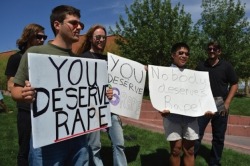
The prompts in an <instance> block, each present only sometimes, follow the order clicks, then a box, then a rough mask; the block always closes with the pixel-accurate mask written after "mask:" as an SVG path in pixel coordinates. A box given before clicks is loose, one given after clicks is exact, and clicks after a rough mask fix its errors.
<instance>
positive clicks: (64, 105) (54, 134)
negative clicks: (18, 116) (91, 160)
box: [28, 53, 111, 148]
mask: <svg viewBox="0 0 250 166" xmlns="http://www.w3.org/2000/svg"><path fill="white" fill-rule="evenodd" d="M28 65H29V80H30V82H31V85H32V87H35V88H36V91H37V97H36V101H35V102H34V103H33V104H32V109H31V118H32V136H33V146H34V148H37V147H42V146H45V145H49V144H53V143H57V142H60V141H64V140H67V139H71V138H74V137H77V136H80V135H84V134H87V133H89V132H93V131H96V130H100V129H102V128H106V127H109V126H111V119H110V107H109V100H108V99H107V97H106V89H107V88H108V73H107V62H105V61H102V60H93V59H85V58H75V57H68V56H56V55H46V54H34V53H29V54H28Z"/></svg>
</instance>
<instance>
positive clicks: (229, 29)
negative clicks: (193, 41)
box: [196, 0, 250, 78]
mask: <svg viewBox="0 0 250 166" xmlns="http://www.w3.org/2000/svg"><path fill="white" fill-rule="evenodd" d="M202 8H203V12H202V13H201V16H202V17H201V19H200V20H198V22H197V24H196V26H197V29H200V30H201V31H200V32H199V33H201V34H202V33H203V34H205V36H206V37H207V40H206V42H207V41H208V40H216V41H218V42H219V43H220V44H221V46H222V54H223V55H222V57H223V58H225V59H227V60H229V61H230V62H231V63H232V64H233V65H234V66H235V69H236V71H237V73H238V75H239V76H240V77H241V78H248V77H250V71H249V70H248V66H249V65H250V57H249V54H250V47H249V46H250V40H249V39H250V26H249V22H248V21H247V18H246V17H245V10H244V9H245V5H242V4H241V2H240V1H237V2H235V1H234V0H214V1H210V0H203V1H202ZM201 44H202V43H201ZM203 44H204V43H203Z"/></svg>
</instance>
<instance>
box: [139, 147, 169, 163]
mask: <svg viewBox="0 0 250 166" xmlns="http://www.w3.org/2000/svg"><path fill="white" fill-rule="evenodd" d="M169 156H170V154H169V152H168V151H167V150H166V149H156V152H155V153H152V154H148V155H141V165H142V166H152V165H155V166H165V165H169Z"/></svg>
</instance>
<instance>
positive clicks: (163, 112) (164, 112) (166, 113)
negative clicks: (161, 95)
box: [160, 110, 170, 117]
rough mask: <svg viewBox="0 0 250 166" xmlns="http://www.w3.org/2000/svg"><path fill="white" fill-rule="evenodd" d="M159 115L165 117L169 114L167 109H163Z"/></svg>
mask: <svg viewBox="0 0 250 166" xmlns="http://www.w3.org/2000/svg"><path fill="white" fill-rule="evenodd" d="M160 114H161V116H162V117H166V116H168V115H169V114H170V111H169V110H163V111H162V112H160Z"/></svg>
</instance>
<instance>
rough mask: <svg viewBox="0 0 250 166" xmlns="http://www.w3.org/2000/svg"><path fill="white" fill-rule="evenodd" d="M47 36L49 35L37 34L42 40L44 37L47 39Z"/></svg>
mask: <svg viewBox="0 0 250 166" xmlns="http://www.w3.org/2000/svg"><path fill="white" fill-rule="evenodd" d="M47 37H48V36H47V35H40V34H37V35H36V38H37V39H39V40H42V39H43V40H46V39H47Z"/></svg>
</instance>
